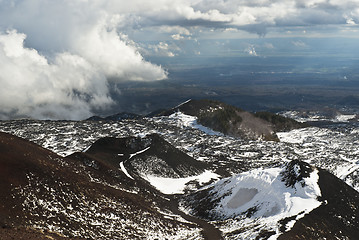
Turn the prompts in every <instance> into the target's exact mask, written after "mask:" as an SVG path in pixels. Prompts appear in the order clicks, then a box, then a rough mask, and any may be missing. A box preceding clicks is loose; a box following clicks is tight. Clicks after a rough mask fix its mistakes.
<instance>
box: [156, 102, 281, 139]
mask: <svg viewBox="0 0 359 240" xmlns="http://www.w3.org/2000/svg"><path fill="white" fill-rule="evenodd" d="M177 111H180V112H183V113H184V114H187V115H191V116H196V117H197V118H198V123H199V124H201V125H203V126H206V127H208V128H211V129H213V130H215V131H218V132H221V133H223V134H225V135H229V136H233V137H240V138H244V139H259V138H263V139H266V140H276V141H277V140H278V138H277V136H276V135H275V132H274V126H273V124H272V123H270V122H268V121H266V120H263V119H261V118H259V117H256V116H255V115H254V114H252V113H249V112H247V111H244V110H242V109H240V108H237V107H234V106H231V105H228V104H225V103H222V102H219V101H214V100H190V101H188V102H186V103H184V104H182V105H179V106H177V107H175V108H173V109H171V110H168V111H165V112H162V113H161V114H159V115H165V116H166V115H171V114H172V113H175V112H177Z"/></svg>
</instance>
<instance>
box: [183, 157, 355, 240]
mask: <svg viewBox="0 0 359 240" xmlns="http://www.w3.org/2000/svg"><path fill="white" fill-rule="evenodd" d="M181 204H182V207H183V208H184V209H186V211H188V212H189V213H191V214H193V215H195V216H199V217H201V218H203V219H206V220H207V221H214V222H216V225H217V226H218V227H219V228H220V229H221V230H222V232H223V233H224V237H225V238H226V239H238V238H240V239H257V238H262V237H263V238H268V237H270V236H273V237H278V236H281V237H280V239H322V238H324V237H326V238H333V237H335V236H337V237H339V239H347V238H348V239H354V238H353V237H354V236H355V235H356V236H357V234H358V226H359V225H358V222H357V221H358V220H357V219H356V218H357V216H358V215H357V214H358V206H359V194H358V192H356V191H354V190H353V189H351V188H350V187H349V186H347V185H346V184H345V183H344V182H342V181H341V180H339V179H338V178H336V177H334V176H333V175H331V174H329V173H328V172H326V171H324V170H321V169H315V168H313V167H311V166H310V165H308V164H306V163H304V162H300V161H292V162H289V163H287V164H285V165H284V166H283V167H276V168H268V169H255V170H252V171H249V172H244V173H241V174H239V175H236V176H233V177H230V178H225V179H222V180H220V181H218V182H216V183H214V184H212V185H209V186H207V187H205V188H203V189H200V190H198V191H197V192H194V193H192V194H190V195H188V196H185V197H184V198H183V199H182V201H181ZM293 225H294V227H293ZM292 227H293V228H292ZM283 233H284V234H283ZM281 234H283V235H281Z"/></svg>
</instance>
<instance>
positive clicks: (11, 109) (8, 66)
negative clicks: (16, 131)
mask: <svg viewBox="0 0 359 240" xmlns="http://www.w3.org/2000/svg"><path fill="white" fill-rule="evenodd" d="M25 39H26V35H25V34H21V33H17V32H16V31H9V32H7V33H3V34H1V35H0V66H1V67H0V69H1V75H0V83H1V88H0V112H1V113H2V115H4V114H6V113H7V114H9V115H12V116H13V117H16V116H30V117H34V118H51V119H81V118H84V117H88V116H89V114H90V112H91V109H94V108H99V107H103V106H106V105H108V104H111V103H112V100H111V98H110V97H109V96H108V88H107V83H106V78H105V75H103V74H101V73H100V72H98V71H96V69H94V67H93V65H91V64H90V63H89V62H88V61H86V60H85V59H84V58H82V57H80V56H77V55H72V54H70V53H67V52H64V53H61V54H57V55H56V56H55V58H54V60H53V62H52V63H49V62H48V60H47V59H46V58H45V57H44V56H42V55H41V54H39V52H38V51H36V50H35V49H30V48H26V47H24V40H25Z"/></svg>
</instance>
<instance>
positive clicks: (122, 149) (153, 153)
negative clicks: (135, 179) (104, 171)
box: [85, 134, 208, 177]
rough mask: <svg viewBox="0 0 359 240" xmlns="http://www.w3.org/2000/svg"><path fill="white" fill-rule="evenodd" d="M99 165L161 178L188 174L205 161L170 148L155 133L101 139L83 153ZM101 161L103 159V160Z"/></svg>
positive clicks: (206, 165) (198, 168)
mask: <svg viewBox="0 0 359 240" xmlns="http://www.w3.org/2000/svg"><path fill="white" fill-rule="evenodd" d="M85 154H86V155H88V156H91V157H92V158H94V159H102V160H100V161H101V164H107V165H111V166H113V167H118V166H119V164H120V163H121V162H124V165H125V166H126V168H128V169H130V170H132V171H135V173H137V174H152V175H157V176H161V177H188V176H192V175H197V174H199V173H202V172H203V171H204V170H205V169H206V168H208V164H207V163H204V162H199V161H197V160H195V159H193V158H191V157H190V156H188V155H187V154H185V153H184V152H182V151H180V150H178V149H177V148H175V147H173V146H172V145H171V144H169V143H168V142H167V141H165V140H164V139H163V138H162V137H160V136H159V135H158V134H151V135H147V136H146V137H142V138H141V137H126V138H111V137H107V138H102V139H99V140H98V141H96V142H95V143H94V144H93V145H92V146H91V147H90V148H89V149H88V150H87V151H86V153H85ZM104 161H105V162H104Z"/></svg>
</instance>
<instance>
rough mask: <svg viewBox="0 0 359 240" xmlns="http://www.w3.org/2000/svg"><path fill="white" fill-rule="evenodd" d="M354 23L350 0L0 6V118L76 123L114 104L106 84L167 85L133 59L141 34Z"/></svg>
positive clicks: (168, 52) (35, 1)
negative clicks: (25, 118) (138, 34)
mask: <svg viewBox="0 0 359 240" xmlns="http://www.w3.org/2000/svg"><path fill="white" fill-rule="evenodd" d="M358 22H359V2H357V1H352V0H275V1H273V0H157V1H147V0H132V1H127V0H126V1H125V0H93V1H87V0H71V1H70V0H58V1H51V0H8V1H4V0H0V32H1V45H0V51H1V56H0V58H1V65H0V72H1V73H2V75H1V77H0V79H1V86H4V87H2V89H1V90H0V91H1V94H2V95H1V96H0V98H1V103H0V106H1V110H0V115H1V116H4V115H11V116H15V117H16V116H22V115H29V116H32V117H41V118H47V117H53V118H57V117H58V118H71V119H72V118H75V119H78V118H81V117H83V116H88V115H89V114H91V112H92V111H94V110H96V109H101V108H106V107H107V106H108V105H109V104H111V103H112V100H111V98H110V96H109V87H108V86H109V85H113V84H116V82H120V81H128V80H132V81H153V80H159V79H165V78H166V77H167V73H166V71H165V70H164V69H163V68H162V67H161V66H158V65H156V64H153V63H151V62H148V61H146V59H145V58H144V57H143V55H142V54H141V52H142V51H143V49H141V48H140V47H139V46H140V44H139V43H138V42H134V41H133V40H134V39H135V38H134V37H133V36H135V35H136V33H143V34H142V35H140V36H143V38H142V39H141V40H146V39H147V38H146V35H145V33H148V32H150V33H151V34H152V35H154V36H156V34H157V35H159V34H167V40H168V39H170V40H180V39H182V38H184V39H189V38H192V39H197V38H199V39H200V38H201V34H204V33H206V35H205V37H208V38H210V34H216V33H218V32H223V31H224V30H225V29H237V30H243V31H247V32H249V33H256V34H258V35H260V36H265V35H266V34H267V33H268V32H270V31H275V32H276V33H278V32H280V31H281V30H282V29H283V32H285V31H295V30H296V29H301V30H302V29H303V27H305V29H306V30H308V32H314V31H317V30H318V29H321V27H323V28H325V27H326V26H331V28H337V29H338V32H340V30H346V31H348V29H349V30H350V29H356V28H357V23H358ZM204 28H207V30H208V29H211V30H213V31H201V30H202V29H204ZM156 29H157V30H158V31H157V30H156ZM8 30H10V31H8ZM216 30H220V31H216ZM317 35H318V34H317ZM161 36H163V35H161ZM131 37H132V39H131ZM136 41H138V39H137V40H136ZM166 44H167V45H166ZM152 46H153V48H152V49H150V48H148V49H147V50H148V51H150V50H151V51H152V53H154V54H157V55H160V56H174V55H176V54H177V53H178V52H176V51H179V50H174V48H173V47H172V45H171V44H169V43H167V42H165V41H164V40H163V39H158V41H157V42H156V43H153V44H152ZM247 52H248V53H249V54H251V55H255V54H256V52H255V49H249V51H247ZM14 79H16V81H14ZM15 96H19V97H18V98H17V99H16V101H15V100H14V101H13V102H11V100H10V99H15Z"/></svg>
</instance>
